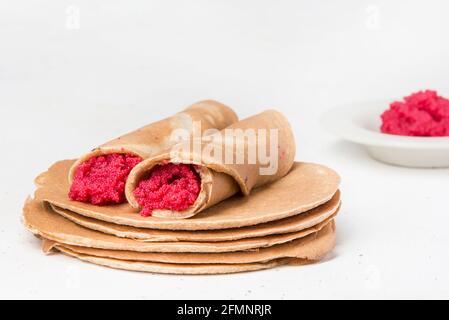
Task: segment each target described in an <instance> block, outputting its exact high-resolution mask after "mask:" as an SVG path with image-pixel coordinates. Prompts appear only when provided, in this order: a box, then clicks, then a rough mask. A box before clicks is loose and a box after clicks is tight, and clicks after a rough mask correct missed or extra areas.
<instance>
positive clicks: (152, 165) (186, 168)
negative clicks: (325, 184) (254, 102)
mask: <svg viewBox="0 0 449 320" xmlns="http://www.w3.org/2000/svg"><path fill="white" fill-rule="evenodd" d="M295 152H296V146H295V139H294V135H293V131H292V129H291V126H290V124H289V122H288V120H287V119H286V118H285V117H284V116H283V115H282V114H281V113H279V112H277V111H275V110H267V111H265V112H262V113H260V114H258V115H255V116H252V117H250V118H247V119H245V120H242V121H239V122H237V123H235V124H233V125H231V126H229V127H228V128H226V129H224V130H222V131H220V132H217V133H216V134H213V135H209V136H206V137H204V136H203V137H202V138H201V139H199V140H194V141H193V143H192V141H183V142H181V143H179V144H177V145H174V146H173V147H172V148H171V150H170V151H169V152H166V153H164V154H161V155H158V156H155V157H150V158H148V159H146V160H144V161H142V162H141V163H140V164H138V165H137V166H135V167H134V169H133V170H132V171H131V173H130V175H129V177H128V180H127V183H126V188H125V192H126V198H127V200H128V202H129V203H130V204H131V206H133V207H134V208H140V209H142V215H144V216H147V215H152V216H153V217H159V218H172V219H184V218H190V217H192V216H194V215H196V214H198V213H199V212H201V211H203V210H205V209H207V208H210V207H212V206H213V205H215V204H217V203H219V202H221V201H223V200H225V199H227V198H229V197H231V196H233V195H235V194H236V193H238V192H241V193H242V194H243V195H245V196H248V195H249V194H250V192H251V190H252V189H254V188H257V187H260V186H263V185H266V184H268V183H272V182H274V181H276V180H279V179H280V178H282V177H284V176H285V175H286V174H287V173H288V172H289V171H290V169H291V168H292V166H293V163H294V158H295ZM272 166H274V167H272ZM270 169H271V170H270ZM280 200H282V199H280ZM186 203H187V205H186Z"/></svg>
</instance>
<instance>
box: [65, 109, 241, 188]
mask: <svg viewBox="0 0 449 320" xmlns="http://www.w3.org/2000/svg"><path fill="white" fill-rule="evenodd" d="M195 121H199V122H200V123H201V127H200V132H204V131H206V130H209V129H219V130H221V129H223V128H226V127H228V126H229V125H231V124H233V123H235V122H237V121H238V117H237V115H236V114H235V112H234V111H233V110H232V109H231V108H229V107H227V106H225V105H224V104H222V103H220V102H217V101H213V100H205V101H200V102H198V103H195V104H193V105H192V106H190V107H188V108H187V109H185V110H184V111H182V112H179V113H177V114H175V115H174V116H172V117H169V118H166V119H163V120H160V121H157V122H154V123H151V124H149V125H147V126H145V127H143V128H140V129H137V130H135V131H133V132H130V133H128V134H125V135H123V136H121V137H119V138H116V139H114V140H112V141H109V142H107V143H105V144H103V145H101V146H99V147H98V148H95V149H94V150H92V151H91V152H89V153H87V154H85V155H83V156H81V157H80V158H79V159H78V160H77V161H76V162H75V163H74V164H73V165H72V167H71V169H70V171H69V172H68V177H69V183H70V184H71V183H72V181H73V177H74V175H75V172H76V169H77V167H78V166H79V165H80V164H81V163H83V162H85V161H87V160H88V159H90V158H92V157H96V156H100V155H104V154H110V153H126V154H133V155H137V156H140V157H141V158H142V159H146V158H148V157H150V156H154V155H156V154H160V153H161V152H162V151H164V150H166V149H168V148H170V147H171V146H172V145H174V144H176V143H177V142H179V141H177V140H175V139H173V138H174V137H173V136H172V134H173V133H174V132H175V130H178V129H184V130H186V132H188V133H190V134H191V133H192V131H193V130H194V128H195V126H194V122H195Z"/></svg>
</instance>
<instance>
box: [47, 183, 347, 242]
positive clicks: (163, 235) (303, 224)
mask: <svg viewBox="0 0 449 320" xmlns="http://www.w3.org/2000/svg"><path fill="white" fill-rule="evenodd" d="M339 205H340V192H337V193H336V194H335V195H334V197H333V198H332V199H331V200H330V201H328V202H326V203H325V204H323V205H321V206H319V207H317V208H315V209H312V210H310V211H307V212H305V213H303V214H299V215H296V216H293V217H290V218H285V219H281V220H278V221H272V222H267V223H262V224H259V225H256V226H251V227H241V228H233V229H223V230H197V231H183V230H177V231H172V230H157V229H146V228H136V227H129V226H122V225H118V224H114V223H109V222H105V221H101V220H97V219H93V218H88V217H85V216H82V215H79V214H77V213H74V212H72V211H69V210H66V209H62V208H59V207H56V206H53V205H52V209H53V210H54V211H55V212H56V213H58V214H60V215H62V216H63V217H64V218H67V219H69V220H70V221H72V222H75V223H77V224H79V225H81V226H83V227H85V228H88V229H92V230H96V231H100V232H103V233H107V234H112V235H114V236H116V237H120V238H129V239H134V240H138V241H156V242H158V241H166V242H173V241H195V242H215V241H232V240H239V239H244V238H255V237H264V236H268V235H274V234H284V233H291V232H297V231H301V230H304V229H307V228H310V227H312V226H314V225H316V224H318V223H321V222H323V221H324V220H326V219H328V218H329V217H331V216H334V215H335V214H336V212H337V210H338V208H339Z"/></svg>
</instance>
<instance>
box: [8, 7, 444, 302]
mask: <svg viewBox="0 0 449 320" xmlns="http://www.w3.org/2000/svg"><path fill="white" fill-rule="evenodd" d="M25 3H26V4H25ZM69 5H74V6H75V7H69ZM77 9H78V10H79V12H80V20H79V21H80V24H79V27H80V28H79V29H77V28H76V26H77V24H76V22H75V23H74V22H73V19H69V17H70V15H73V12H75V13H76V11H77ZM448 10H449V3H448V2H447V1H444V0H441V1H424V0H423V1H406V2H405V1H391V0H389V1H386V0H385V1H376V0H372V1H360V0H357V1H356V0H351V1H331V0H327V1H312V0H310V1H293V0H292V1H260V0H259V1H255V0H254V1H218V0H217V1H206V0H204V1H143V0H142V1H104V2H103V3H101V2H99V1H94V0H86V1H78V0H73V1H70V2H68V1H51V0H46V1H26V2H25V1H13V0H11V1H1V2H0V39H1V41H0V128H1V129H0V130H1V132H0V133H1V138H0V148H1V150H3V153H2V156H1V160H0V161H1V166H0V178H1V190H0V197H1V199H0V200H1V203H2V204H3V209H2V214H1V215H0V298H159V299H167V298H224V299H239V298H254V299H258V298H280V299H281V298H293V299H305V298H443V297H444V298H449V288H448V286H447V284H448V283H449V273H448V272H447V270H448V269H449V251H448V250H447V246H448V242H449V233H448V232H447V226H448V223H449V210H448V202H447V192H448V189H447V188H448V181H449V180H448V178H449V170H447V169H439V170H425V169H422V170H420V169H407V168H401V167H394V166H388V165H385V164H382V163H379V162H377V161H374V160H372V159H371V158H370V157H369V156H367V155H366V153H365V152H364V151H363V150H362V149H361V148H359V147H357V146H356V145H352V144H348V143H345V142H342V141H339V140H337V139H336V138H334V137H333V136H331V135H329V134H327V133H325V132H324V131H323V130H322V128H321V127H320V125H319V121H318V120H319V117H320V115H321V114H322V113H323V112H325V111H326V110H328V109H330V108H332V107H334V106H336V105H342V104H346V103H350V102H353V101H366V100H372V99H378V98H382V97H385V98H389V97H398V98H400V97H402V96H404V95H407V94H409V93H411V92H413V91H416V90H418V89H425V88H432V89H436V90H438V91H440V93H441V94H443V95H445V96H449V85H448V84H449V80H448V79H449V78H448V74H449V72H448V71H449V60H448V59H447V57H448V56H449V55H448V54H449V42H448V41H447V30H448V29H449V20H448V19H447V12H448ZM67 13H68V14H69V17H68V16H67ZM67 19H69V20H68V21H67ZM75 20H76V19H75ZM204 98H215V99H218V100H221V101H223V102H225V103H227V104H229V105H231V106H233V107H234V108H235V109H236V110H237V111H238V113H239V114H240V116H241V117H244V116H247V115H250V114H252V113H255V112H258V111H259V110H261V109H263V108H268V107H276V108H278V109H279V110H281V111H282V112H284V113H285V114H286V115H287V116H288V117H289V118H290V119H291V122H292V124H293V126H294V128H295V131H296V136H297V144H298V155H297V158H298V159H299V160H304V161H315V162H320V163H323V164H326V165H329V166H331V167H332V168H334V169H336V170H337V171H338V172H339V173H340V174H341V175H342V177H343V185H342V191H343V201H344V202H343V210H342V211H341V214H340V216H339V217H338V219H337V223H338V246H337V248H336V250H335V252H334V254H333V255H332V256H331V257H330V259H328V261H326V262H323V263H320V264H317V265H310V266H305V267H286V268H278V269H275V270H270V271H263V272H255V273H246V274H238V275H228V276H210V277H191V276H189V277H180V276H159V275H151V274H140V273H133V272H124V271H117V270H112V269H106V268H102V267H98V266H94V265H90V264H86V263H82V262H80V261H77V260H73V259H71V258H68V257H65V256H62V255H54V256H50V257H47V256H44V255H43V254H42V253H41V252H40V250H39V243H38V241H36V239H35V238H34V237H33V236H32V235H30V234H29V233H28V232H26V231H25V230H24V228H23V227H22V226H21V224H20V221H19V218H20V214H21V206H22V202H23V200H24V199H25V197H26V196H27V195H28V194H30V193H31V192H32V190H33V183H32V181H33V178H34V176H36V175H37V174H38V173H39V172H41V171H43V170H45V169H46V168H47V167H48V166H49V165H50V164H51V163H52V162H53V161H55V160H58V159H63V158H73V157H76V156H78V155H80V154H82V153H83V152H84V151H86V150H88V149H90V148H91V147H93V146H96V145H97V144H99V143H101V142H103V141H105V140H107V139H109V138H112V137H115V136H117V135H118V134H120V133H122V132H125V131H128V130H130V129H133V128H136V127H138V126H140V125H143V124H145V123H148V122H150V121H153V120H156V119H158V118H161V117H162V116H166V115H169V114H171V113H173V112H175V111H177V110H179V109H180V108H181V107H183V106H186V105H187V104H189V103H192V102H194V101H196V100H199V99H204Z"/></svg>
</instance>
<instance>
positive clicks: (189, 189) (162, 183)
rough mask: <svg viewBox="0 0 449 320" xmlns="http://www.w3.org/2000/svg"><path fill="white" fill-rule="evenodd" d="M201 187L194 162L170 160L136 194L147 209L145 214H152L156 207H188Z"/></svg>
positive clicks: (174, 209)
mask: <svg viewBox="0 0 449 320" xmlns="http://www.w3.org/2000/svg"><path fill="white" fill-rule="evenodd" d="M200 189H201V179H200V177H199V175H198V173H197V172H196V171H195V169H194V168H193V166H192V165H187V164H173V163H168V164H165V165H158V166H156V167H155V168H154V169H153V170H152V171H151V172H150V174H149V176H148V177H147V178H146V179H144V180H142V181H141V182H140V183H139V185H138V187H137V188H136V190H135V191H134V195H135V197H136V199H137V202H138V203H139V204H140V206H141V207H142V208H143V209H142V212H141V215H142V216H144V217H148V216H150V215H151V214H152V212H153V210H154V209H168V210H173V211H183V210H186V209H187V208H189V207H190V206H191V205H192V204H193V203H194V202H195V201H196V198H197V197H198V194H199V193H200Z"/></svg>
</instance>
